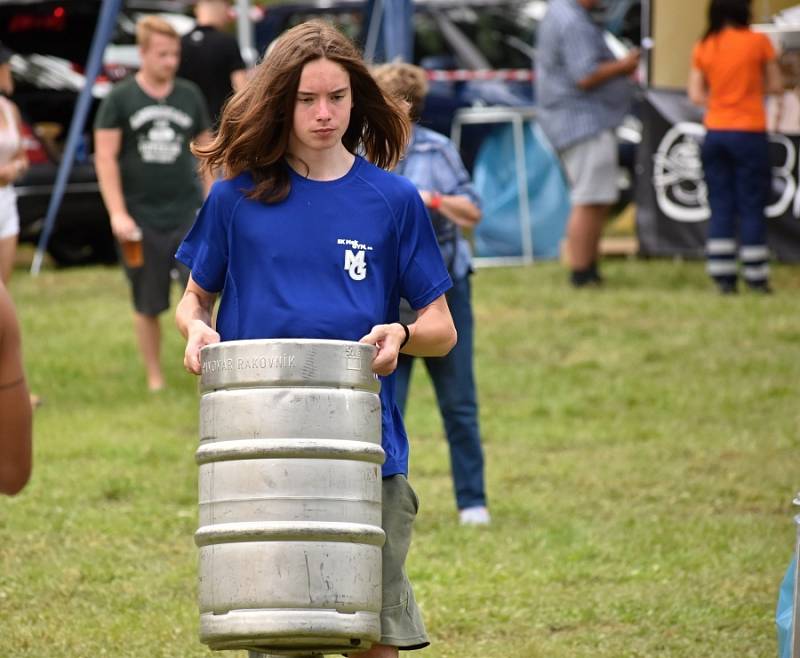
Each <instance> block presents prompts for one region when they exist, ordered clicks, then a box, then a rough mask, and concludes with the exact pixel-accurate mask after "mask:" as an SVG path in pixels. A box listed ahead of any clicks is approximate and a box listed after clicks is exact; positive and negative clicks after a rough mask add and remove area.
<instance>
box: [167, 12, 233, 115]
mask: <svg viewBox="0 0 800 658" xmlns="http://www.w3.org/2000/svg"><path fill="white" fill-rule="evenodd" d="M194 11H195V16H196V17H197V26H196V27H195V28H194V29H193V30H192V31H191V32H189V33H188V34H186V35H184V36H183V38H182V39H181V63H180V66H179V67H178V77H179V78H186V79H187V80H191V81H192V82H194V83H195V84H196V85H197V86H198V87H200V90H201V91H202V92H203V96H205V99H206V103H207V104H208V114H209V116H210V117H211V120H212V121H213V123H214V125H216V124H217V122H218V121H219V115H220V112H221V111H222V106H223V105H224V104H225V101H226V100H228V97H229V96H230V95H231V94H232V93H233V92H234V91H238V90H239V89H241V88H242V86H243V85H244V83H245V79H246V73H245V63H244V61H243V60H242V55H241V53H240V52H239V44H238V43H237V42H236V39H234V38H233V37H232V36H231V35H230V34H227V33H226V32H224V28H225V25H226V24H227V22H228V2H227V1H226V0H199V2H197V4H196V5H195V10H194Z"/></svg>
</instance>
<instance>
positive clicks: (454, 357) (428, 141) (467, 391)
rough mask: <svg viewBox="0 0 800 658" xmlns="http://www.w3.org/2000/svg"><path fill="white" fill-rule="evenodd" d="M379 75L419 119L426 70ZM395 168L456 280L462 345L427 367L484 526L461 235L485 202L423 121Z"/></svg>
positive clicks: (403, 381)
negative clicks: (418, 202) (416, 197)
mask: <svg viewBox="0 0 800 658" xmlns="http://www.w3.org/2000/svg"><path fill="white" fill-rule="evenodd" d="M373 75H374V76H375V79H376V80H377V81H378V84H380V85H381V87H382V88H383V90H384V92H386V93H387V94H389V95H391V96H392V97H393V98H395V99H399V100H401V101H403V102H405V105H406V107H407V108H408V112H409V116H410V118H411V119H412V120H413V121H416V120H417V119H419V116H420V113H421V111H422V105H423V103H424V101H425V95H426V94H427V91H428V83H427V79H426V76H425V71H424V70H423V69H421V68H419V67H418V66H414V65H412V64H404V63H391V64H384V65H382V66H379V67H376V68H375V69H374V70H373ZM394 172H395V173H396V174H400V175H402V176H405V177H406V178H408V179H409V180H410V181H411V182H412V183H414V185H415V186H416V187H417V189H418V190H419V194H420V196H421V197H422V200H423V202H424V203H425V206H426V207H427V208H428V212H429V213H430V216H431V222H432V223H433V227H434V230H435V231H436V239H437V241H438V243H439V249H440V251H441V252H442V257H443V258H444V262H445V265H447V269H448V271H449V272H450V278H451V279H452V280H453V287H452V288H451V289H450V290H449V291H448V292H447V294H446V297H447V304H448V306H449V307H450V313H451V314H452V316H453V322H454V324H455V326H456V331H457V332H458V343H457V345H456V346H455V348H453V350H452V351H451V352H450V353H449V354H447V355H446V356H443V357H425V367H426V368H427V370H428V374H429V375H430V377H431V380H432V381H433V385H434V388H435V389H436V398H437V400H438V403H439V410H440V412H441V414H442V419H443V421H444V428H445V434H446V435H447V442H448V444H449V447H450V465H451V470H452V473H453V486H454V488H455V496H456V504H457V506H458V510H459V519H460V522H461V523H462V524H465V525H485V524H487V523H489V521H490V516H489V510H488V508H487V502H486V488H485V484H484V458H483V449H482V447H481V437H480V428H479V424H478V400H477V397H478V396H477V391H476V387H475V376H474V372H473V334H474V322H473V317H472V300H471V287H470V275H471V274H472V255H471V251H470V245H469V243H468V242H467V240H466V239H465V237H464V235H463V234H462V228H472V227H474V226H475V225H476V224H477V223H478V222H479V221H480V219H481V209H480V200H479V199H478V196H477V194H476V193H475V190H474V188H473V185H472V181H471V179H470V176H469V174H468V173H467V170H466V168H465V167H464V163H463V162H462V161H461V156H460V155H459V153H458V149H456V147H455V144H453V142H451V141H450V139H448V138H447V137H445V136H444V135H441V134H439V133H437V132H434V131H432V130H428V129H427V128H424V127H422V126H420V125H419V124H417V123H414V124H413V127H412V134H411V142H410V143H409V145H408V148H407V149H406V152H405V155H404V156H403V158H402V159H401V160H400V162H399V164H398V165H397V166H396V167H395V169H394ZM406 308H407V311H406V312H409V311H410V309H409V308H408V307H406ZM413 363H414V357H413V356H411V355H408V354H401V355H400V358H399V359H398V365H397V371H396V373H397V384H396V386H397V391H396V395H397V405H398V407H399V408H400V410H401V411H403V412H404V411H405V405H406V400H407V398H408V385H409V379H410V377H411V370H412V366H413Z"/></svg>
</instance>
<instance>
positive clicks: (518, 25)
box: [442, 6, 536, 69]
mask: <svg viewBox="0 0 800 658" xmlns="http://www.w3.org/2000/svg"><path fill="white" fill-rule="evenodd" d="M442 13H443V14H444V15H445V16H446V17H447V19H448V20H449V21H450V22H451V23H453V24H454V25H455V26H456V27H458V29H459V30H460V31H461V32H462V33H463V34H464V35H465V36H466V37H467V39H468V40H469V41H470V42H472V43H473V44H474V45H475V46H476V47H477V49H478V50H479V51H480V52H481V54H482V55H483V56H484V57H485V58H486V59H487V60H488V61H489V65H490V67H491V68H502V69H508V68H530V67H531V54H532V48H533V42H534V37H535V32H536V23H535V21H534V20H533V19H532V18H531V17H530V16H528V15H526V14H525V13H523V12H522V11H519V10H518V9H516V8H514V7H505V8H503V7H485V8H482V9H481V10H480V11H476V10H475V9H474V8H472V7H466V6H465V7H453V8H450V9H445V10H442Z"/></svg>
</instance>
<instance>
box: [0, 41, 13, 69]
mask: <svg viewBox="0 0 800 658" xmlns="http://www.w3.org/2000/svg"><path fill="white" fill-rule="evenodd" d="M13 54H14V52H13V51H11V50H9V49H8V48H6V47H5V45H3V42H2V41H0V64H5V63H6V62H8V60H10V59H11V56H12V55H13Z"/></svg>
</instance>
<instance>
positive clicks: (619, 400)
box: [0, 260, 800, 658]
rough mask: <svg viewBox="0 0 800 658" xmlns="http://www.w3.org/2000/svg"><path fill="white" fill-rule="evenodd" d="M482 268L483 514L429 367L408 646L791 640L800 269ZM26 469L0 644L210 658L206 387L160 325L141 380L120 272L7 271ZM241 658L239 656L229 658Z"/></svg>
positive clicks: (34, 655)
mask: <svg viewBox="0 0 800 658" xmlns="http://www.w3.org/2000/svg"><path fill="white" fill-rule="evenodd" d="M606 275H607V278H608V280H609V283H608V286H607V289H606V290H601V291H580V292H575V291H572V290H570V289H569V288H568V287H567V286H566V284H565V283H564V280H565V277H564V273H563V271H562V270H561V269H560V267H559V266H558V265H557V264H554V263H543V264H537V265H535V266H532V267H528V268H520V269H497V270H482V271H480V272H479V273H478V275H477V276H476V277H475V279H474V294H475V305H476V315H477V325H478V329H477V333H478V340H477V348H476V361H477V373H478V380H479V392H480V400H481V422H482V427H483V434H484V443H485V451H486V455H487V466H488V473H487V475H488V485H489V493H490V496H491V508H492V513H493V515H494V523H493V525H492V526H491V527H489V528H486V529H474V528H472V529H469V528H461V527H459V526H458V525H457V523H456V514H455V509H454V503H453V497H452V493H451V484H450V476H449V467H448V462H447V450H446V444H445V441H444V439H443V436H442V431H441V426H440V420H439V417H438V413H437V410H436V406H435V402H434V399H433V394H432V390H431V387H430V385H429V383H428V382H427V381H426V380H425V377H424V368H417V371H416V376H415V381H414V386H413V389H412V393H411V400H410V409H409V415H408V418H407V424H408V427H409V433H410V436H411V438H412V464H411V478H412V482H413V484H414V486H415V488H416V489H417V491H418V493H419V495H420V498H421V501H422V506H421V509H420V515H419V517H418V521H417V526H416V535H415V539H414V544H413V546H412V555H411V557H410V561H409V564H408V568H409V571H410V574H411V577H412V579H413V581H414V583H415V588H416V592H417V598H418V600H419V601H420V602H421V605H422V608H423V611H424V614H425V617H426V622H427V625H428V630H429V633H430V634H431V636H432V639H433V645H432V646H431V647H430V648H428V649H426V650H424V651H421V652H417V654H416V655H417V656H419V658H506V657H509V656H513V657H515V658H538V657H541V658H582V657H584V656H585V657H587V658H588V657H591V658H621V657H628V656H637V657H638V656H641V657H648V658H651V657H654V656H659V657H665V656H668V657H681V658H702V657H706V656H715V657H720V658H722V657H723V656H724V657H726V658H728V657H730V656H735V657H736V658H745V657H751V656H752V657H759V658H761V657H764V656H767V657H770V656H775V655H776V639H775V630H774V611H775V603H776V598H777V591H778V585H779V582H780V580H781V577H782V575H783V572H784V570H785V568H786V566H787V564H788V561H789V559H790V556H791V551H792V548H793V543H794V538H795V527H794V523H793V521H792V515H793V509H792V505H791V499H792V497H793V495H794V493H795V492H796V490H798V489H800V477H798V468H797V463H798V460H797V452H798V444H799V443H800V442H799V441H798V430H800V404H799V403H798V384H799V383H800V311H799V309H800V305H799V304H798V300H800V269H798V268H790V267H777V268H776V271H775V276H774V283H775V287H776V289H777V291H778V293H777V294H776V295H774V296H772V297H769V298H763V297H756V296H753V295H748V294H742V295H740V296H739V297H738V298H722V297H719V296H717V295H716V294H714V293H713V291H712V290H711V286H710V284H709V283H708V282H707V280H706V278H705V275H704V273H703V268H702V264H700V263H680V262H666V261H650V262H648V261H636V260H619V261H613V262H611V263H609V264H608V267H607V268H606ZM11 290H12V294H13V295H14V297H15V300H16V303H17V305H18V310H19V312H20V316H21V322H22V325H23V331H24V338H25V354H26V364H27V370H28V375H29V380H30V384H31V387H32V389H33V390H34V391H35V392H36V393H38V394H39V395H41V396H42V397H43V398H44V400H45V404H44V405H43V406H42V407H41V408H40V409H39V410H37V412H36V418H35V466H34V475H33V478H32V480H31V483H30V484H29V486H28V488H27V489H26V490H25V491H24V492H23V493H22V494H21V495H19V496H18V497H16V498H12V499H3V500H0V658H21V657H29V658H51V657H53V658H56V657H58V658H62V657H63V658H96V657H98V656H109V657H112V656H113V657H114V658H122V657H141V658H151V657H172V658H187V657H194V656H197V657H200V656H210V655H212V652H209V651H208V650H206V649H205V648H204V647H203V646H202V645H200V644H199V642H198V641H197V639H196V633H197V610H196V605H195V587H196V581H195V560H196V548H195V546H194V543H193V539H192V534H193V532H194V530H195V525H196V489H195V487H196V466H195V463H194V460H193V453H194V450H195V444H196V440H197V438H196V434H197V403H198V396H197V389H196V384H195V381H194V380H193V379H192V378H191V377H190V376H188V375H186V374H185V373H184V372H183V369H182V366H181V359H182V351H183V349H182V343H181V340H180V337H179V336H178V334H177V332H176V331H175V330H174V329H173V324H172V319H171V317H165V323H164V329H165V363H166V364H167V365H166V368H167V378H168V384H169V387H168V389H167V390H166V391H164V392H162V393H161V394H158V395H152V394H148V393H147V392H146V390H145V386H144V376H143V373H142V371H141V367H140V365H139V363H138V359H137V355H136V351H135V347H134V342H133V333H132V327H131V322H130V311H129V306H128V300H127V290H126V286H125V284H124V282H123V279H122V275H121V274H120V272H119V271H117V270H115V269H108V268H86V269H74V270H65V271H55V272H54V271H47V272H45V273H43V274H42V275H41V276H40V277H38V278H36V279H31V278H30V277H29V276H28V275H27V273H26V272H24V271H21V270H20V271H18V272H17V273H15V278H14V279H13V280H12V286H11ZM229 655H232V656H236V657H237V658H241V657H242V656H243V655H244V654H242V653H234V654H229Z"/></svg>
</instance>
